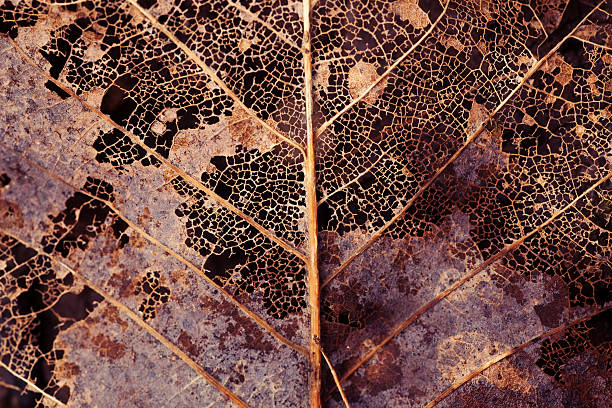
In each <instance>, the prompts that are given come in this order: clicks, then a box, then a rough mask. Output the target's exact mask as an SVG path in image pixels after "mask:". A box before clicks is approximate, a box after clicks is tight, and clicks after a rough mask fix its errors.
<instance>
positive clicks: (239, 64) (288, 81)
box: [145, 0, 304, 142]
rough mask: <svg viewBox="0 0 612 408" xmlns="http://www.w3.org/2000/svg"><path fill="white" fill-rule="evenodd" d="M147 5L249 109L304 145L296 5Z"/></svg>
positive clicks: (239, 3)
mask: <svg viewBox="0 0 612 408" xmlns="http://www.w3.org/2000/svg"><path fill="white" fill-rule="evenodd" d="M148 5H151V7H150V11H151V13H152V14H153V15H154V16H155V17H156V18H157V19H158V21H159V22H160V23H161V24H163V25H164V27H165V28H166V29H168V30H169V31H170V32H171V33H172V34H173V35H174V36H175V37H176V38H177V39H178V40H179V41H180V42H181V43H183V44H185V45H186V46H187V47H188V48H189V50H191V51H192V52H194V53H195V54H197V56H198V57H200V58H201V59H202V61H203V62H204V63H205V64H206V65H207V66H209V67H210V68H212V69H213V70H214V71H215V72H216V73H217V75H218V76H219V78H221V79H222V80H223V82H225V83H226V84H227V86H228V87H229V88H230V89H231V90H232V91H233V92H234V93H235V94H236V95H237V96H238V98H239V99H240V100H241V101H242V102H243V103H244V104H245V105H246V106H247V107H248V108H250V109H252V110H253V111H254V112H255V113H256V114H257V115H258V116H259V117H260V118H261V119H263V120H269V121H270V123H271V124H273V126H274V127H276V128H277V129H279V130H280V131H282V132H283V133H285V134H287V135H289V136H290V137H291V138H293V139H294V140H298V141H300V142H301V141H303V140H304V134H303V133H304V96H303V93H302V89H303V87H304V84H303V78H304V75H303V71H302V54H301V49H300V46H299V45H298V44H301V32H302V28H301V23H300V17H299V14H298V9H299V10H300V11H301V4H296V5H286V4H285V5H282V4H281V2H274V1H267V2H248V1H243V2H240V1H235V2H234V1H191V0H188V1H183V0H177V1H165V2H159V3H158V4H154V2H148V3H146V4H145V6H148ZM273 9H274V11H273Z"/></svg>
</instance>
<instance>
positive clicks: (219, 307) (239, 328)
mask: <svg viewBox="0 0 612 408" xmlns="http://www.w3.org/2000/svg"><path fill="white" fill-rule="evenodd" d="M238 301H240V299H238ZM200 307H202V308H203V309H211V310H215V311H216V313H219V311H223V312H225V316H227V317H228V318H229V322H228V326H227V331H226V332H225V333H224V335H223V336H221V338H220V341H219V350H221V351H225V350H227V348H228V346H227V345H226V342H228V340H229V338H236V337H238V336H244V342H243V344H242V346H243V347H247V348H250V349H252V350H258V351H264V352H269V351H272V350H275V347H274V343H273V342H272V341H271V337H270V336H268V335H266V333H265V332H264V331H262V330H261V328H260V327H259V326H258V325H257V323H255V322H254V321H253V320H252V319H247V318H245V316H244V315H243V314H242V313H240V312H239V311H238V309H236V308H235V307H234V306H233V305H232V304H231V303H229V302H227V301H225V300H223V301H221V302H219V301H217V300H215V299H211V298H208V297H200Z"/></svg>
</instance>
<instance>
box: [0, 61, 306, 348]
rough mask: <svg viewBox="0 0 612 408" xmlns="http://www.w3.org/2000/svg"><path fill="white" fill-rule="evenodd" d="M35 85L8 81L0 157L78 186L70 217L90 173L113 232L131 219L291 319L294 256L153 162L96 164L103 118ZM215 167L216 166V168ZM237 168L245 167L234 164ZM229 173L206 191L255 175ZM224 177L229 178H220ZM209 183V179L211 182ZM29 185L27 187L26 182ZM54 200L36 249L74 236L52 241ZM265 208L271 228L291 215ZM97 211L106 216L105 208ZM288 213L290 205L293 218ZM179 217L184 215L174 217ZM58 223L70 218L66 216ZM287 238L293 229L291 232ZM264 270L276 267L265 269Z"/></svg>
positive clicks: (296, 293)
mask: <svg viewBox="0 0 612 408" xmlns="http://www.w3.org/2000/svg"><path fill="white" fill-rule="evenodd" d="M7 61H9V62H12V63H14V64H16V66H21V67H22V70H21V71H20V76H21V78H24V77H26V75H27V74H26V73H29V74H30V75H31V79H32V81H37V80H38V81H40V74H38V73H37V72H36V71H35V70H34V69H30V70H28V67H27V66H25V65H22V64H23V63H22V62H21V61H20V60H19V56H17V55H12V59H9V58H7ZM35 89H36V88H35ZM37 91H38V92H40V94H39V96H38V97H37V98H36V99H34V100H32V99H30V95H32V93H33V92H36V91H35V90H33V89H32V88H31V87H28V86H27V82H20V83H19V82H16V83H15V85H14V86H13V93H11V94H10V95H7V98H6V101H5V103H6V105H7V106H11V109H7V110H5V118H6V123H8V124H10V126H7V128H6V134H5V138H4V140H3V143H5V145H6V146H7V147H9V148H11V149H14V150H15V151H16V152H15V153H11V152H10V151H9V152H7V153H6V156H7V158H6V159H5V160H7V166H9V164H8V163H10V160H15V161H16V162H20V161H24V160H31V161H32V162H33V163H34V164H35V165H38V166H39V167H40V168H36V167H33V171H36V172H37V173H38V172H41V171H47V172H50V173H51V174H49V175H47V178H46V179H48V180H52V179H53V177H56V178H59V179H60V180H62V181H65V182H68V183H70V184H71V186H72V187H73V188H74V189H77V190H80V191H81V192H80V193H78V195H79V197H77V198H76V199H75V198H72V199H71V202H70V205H69V207H70V208H69V209H68V212H69V213H72V214H74V213H75V212H76V211H80V208H81V206H82V205H83V204H86V203H87V202H88V201H91V200H90V198H88V197H87V196H85V195H83V194H82V193H85V194H89V195H90V196H91V195H94V196H97V193H96V189H95V188H94V189H93V190H91V188H89V191H88V185H89V184H91V181H90V179H95V180H98V181H97V182H96V183H97V184H104V185H105V186H107V188H108V189H110V190H111V191H112V192H111V193H107V194H106V195H105V196H104V197H103V200H106V201H108V202H109V203H110V204H111V205H112V206H113V207H115V208H117V209H118V211H119V212H120V214H121V217H120V218H125V221H117V223H118V225H117V227H116V228H117V231H116V232H115V233H116V234H118V235H121V231H119V227H122V225H120V224H121V223H125V222H126V221H127V222H131V223H134V224H136V225H137V226H138V227H139V229H141V230H142V231H143V232H144V233H146V234H148V238H147V237H145V236H142V237H141V240H145V241H146V240H148V241H150V242H157V243H159V245H160V249H161V250H166V252H167V251H168V250H169V251H172V252H174V253H176V254H177V255H178V256H179V257H180V258H182V259H184V260H185V262H189V263H190V264H191V267H192V268H193V269H195V270H196V271H200V272H201V273H202V274H204V275H206V276H208V277H209V278H210V279H212V280H213V281H214V283H215V284H217V285H220V286H222V287H224V288H225V289H226V290H227V291H228V293H230V294H233V295H235V296H239V297H241V302H246V303H249V308H251V309H252V310H253V311H256V313H257V314H258V315H260V316H262V318H264V319H267V320H269V321H270V324H272V325H273V326H275V327H277V328H278V329H279V330H281V331H283V332H284V331H285V328H288V327H292V326H293V325H294V323H295V322H293V320H295V319H302V318H305V317H304V316H305V314H304V313H305V311H304V305H305V300H304V298H305V290H306V289H305V282H304V269H303V264H302V263H301V261H300V260H299V259H298V258H297V257H296V256H295V255H293V254H291V253H289V252H287V251H286V250H284V249H283V248H281V247H279V246H278V245H277V244H276V243H274V242H272V241H270V240H269V239H266V238H265V237H264V236H263V235H262V234H261V233H260V232H259V231H257V230H255V229H254V228H253V227H252V226H251V225H250V224H248V223H247V222H246V221H244V220H243V219H241V218H239V217H238V216H237V215H236V214H235V213H232V212H230V211H229V210H227V209H225V208H223V207H221V206H219V205H218V204H217V203H215V202H214V201H213V200H211V199H207V198H206V197H203V196H202V195H200V196H198V199H197V200H196V199H195V197H191V196H187V195H186V191H185V190H184V189H182V188H179V186H180V185H184V183H183V184H180V183H179V184H176V181H177V180H180V178H181V176H180V175H179V174H177V173H176V172H175V171H173V170H172V169H170V168H168V167H165V166H163V165H162V166H160V167H159V168H157V167H155V166H144V167H143V166H142V165H140V164H136V163H134V164H132V165H130V166H127V167H126V168H125V169H124V170H123V171H121V172H117V171H116V169H114V168H112V167H111V166H108V165H107V164H105V163H99V162H98V161H97V160H96V157H97V153H96V151H95V149H93V148H92V147H91V146H92V143H94V142H95V140H96V139H97V137H98V136H99V134H100V133H103V132H104V131H105V130H106V129H108V128H109V126H108V125H106V124H104V123H103V122H102V121H101V120H100V117H99V116H97V115H95V114H94V113H92V112H91V111H90V110H88V109H87V108H86V107H84V106H83V105H82V104H80V103H78V102H77V101H76V100H74V99H67V100H61V99H60V98H58V97H57V96H54V95H53V94H51V93H49V92H48V91H46V89H44V87H43V86H42V84H41V85H40V86H39V87H38V89H37ZM23 111H25V112H26V114H25V115H23V119H27V120H22V121H14V120H13V119H12V118H13V117H16V116H17V112H23ZM65 115H70V117H72V118H73V120H72V122H66V121H65V120H64V117H65ZM58 135H60V136H58ZM249 154H250V155H251V156H256V153H255V152H251V153H248V152H243V154H242V163H245V162H246V163H248V165H250V166H251V167H250V169H252V168H253V166H255V164H254V163H253V161H254V160H252V159H251V158H250V157H249V158H248V160H245V158H246V156H245V155H247V156H248V155H249ZM20 155H21V156H23V158H22V157H20ZM259 157H261V155H259ZM220 160H224V161H225V163H227V161H226V158H225V157H224V156H219V157H218V159H217V160H213V162H214V163H217V164H218V163H219V162H220ZM227 160H229V161H231V163H232V165H233V164H236V165H241V163H240V162H239V161H238V160H236V161H234V160H233V158H232V157H231V156H230V157H229V158H227ZM219 166H220V167H221V165H220V164H219ZM245 166H247V164H244V165H243V167H245ZM233 169H234V166H227V169H225V171H221V170H219V171H218V173H219V176H217V180H215V179H214V178H213V177H215V176H214V175H213V176H212V177H210V178H209V179H208V182H207V183H210V187H211V189H218V188H220V185H221V184H222V183H223V182H225V184H223V188H226V189H227V188H228V187H227V185H230V184H231V182H230V180H231V177H233V176H234V175H235V174H237V173H239V174H242V175H245V174H249V175H252V176H254V177H258V178H259V179H263V177H262V176H261V175H257V174H256V173H255V172H254V171H251V170H246V169H244V168H240V169H239V170H237V171H234V170H233ZM282 170H283V167H281V166H280V165H279V166H277V167H276V168H274V169H270V170H268V171H267V173H268V174H269V175H270V177H269V180H270V181H269V182H268V183H267V184H266V186H269V187H270V189H273V187H272V186H273V185H274V183H275V182H276V183H277V185H278V184H280V183H283V182H286V181H284V180H282V176H283V174H282V173H281V172H282ZM274 171H276V172H277V174H278V176H277V178H276V181H275V180H274V179H273V177H272V175H273V174H274ZM228 173H229V174H230V175H229V176H225V174H228ZM43 180H45V179H43ZM215 182H216V183H217V184H216V185H214V184H213V183H215ZM248 187H249V188H248V189H247V191H248V192H249V193H250V194H251V195H255V194H256V191H255V190H256V188H255V187H256V186H254V185H251V186H248ZM257 187H261V186H257ZM32 188H33V189H35V186H32ZM192 189H195V187H192ZM11 194H12V195H13V197H14V198H13V199H12V202H14V203H21V202H22V201H23V199H22V198H20V196H19V195H20V194H22V192H21V189H17V188H15V189H13V190H11ZM111 196H112V197H111ZM236 196H237V195H236ZM186 200H191V201H186ZM237 200H238V198H237ZM271 201H272V200H271ZM243 203H244V205H245V206H247V205H251V206H252V202H251V201H250V199H249V198H245V199H244V200H243ZM59 204H63V200H62V202H61V203H58V207H59V208H58V209H54V210H49V211H45V213H49V214H51V213H52V216H53V217H55V218H57V220H55V224H56V226H55V227H54V228H55V229H56V230H57V232H56V235H57V237H55V238H53V240H50V239H48V240H49V242H48V243H44V244H42V245H47V244H48V245H55V244H57V242H56V241H62V243H61V245H64V244H63V241H67V240H68V241H74V242H73V243H69V245H74V246H76V245H77V242H76V241H78V240H79V237H77V238H75V237H72V236H71V237H68V238H66V237H62V234H63V233H64V232H63V231H62V229H67V228H66V227H65V226H61V225H59V224H62V223H63V224H66V222H63V221H65V220H63V219H62V218H65V217H64V216H63V215H62V214H61V213H62V211H65V210H64V209H63V208H62V206H60V205H59ZM94 207H95V206H94ZM267 208H268V209H269V211H268V212H269V213H270V214H271V215H274V214H281V215H282V218H281V216H279V217H277V219H276V220H274V219H273V218H272V216H270V215H268V216H266V215H265V214H264V213H265V211H263V210H262V214H263V215H262V220H263V219H264V218H268V220H269V221H266V224H267V225H270V224H271V223H272V222H280V224H279V225H280V226H283V225H287V224H289V222H287V220H286V218H285V217H289V216H290V215H291V212H290V211H288V210H285V211H286V213H284V214H283V213H279V212H276V213H275V211H282V210H281V208H283V207H282V206H281V208H279V207H276V206H275V205H272V204H271V202H270V205H269V206H268V207H267ZM285 208H286V207H285ZM187 209H189V211H187ZM105 211H106V212H107V213H108V209H106V210H105ZM296 213H297V212H296V211H295V210H294V212H293V214H296ZM186 214H189V215H188V216H187V217H183V216H184V215H186ZM179 215H180V216H181V217H179ZM96 217H97V215H95V214H94V215H92V218H93V219H94V221H96V220H95V218H96ZM73 218H74V217H73ZM115 218H116V217H115ZM68 221H72V222H73V223H74V221H75V220H74V219H73V220H68ZM96 223H97V224H100V220H97V221H96ZM96 223H94V224H96ZM92 225H93V224H92ZM99 227H100V226H99V225H97V226H96V225H93V226H92V228H93V230H92V231H85V232H84V233H83V234H81V235H83V236H84V237H88V236H95V233H96V231H95V229H96V228H98V229H99ZM125 227H126V226H123V228H125ZM285 228H286V230H285V233H286V234H287V235H286V236H289V234H290V233H291V230H290V229H289V228H288V227H285ZM35 231H36V230H32V231H31V232H30V231H27V232H26V233H27V234H28V237H26V238H29V234H30V233H32V232H35ZM72 235H75V234H72ZM76 235H78V234H76ZM295 236H296V234H295V233H294V234H293V237H294V238H295ZM31 239H32V240H36V241H39V240H40V239H41V238H40V237H32V238H31ZM51 241H53V242H51ZM81 241H83V240H82V239H81ZM41 242H42V241H41ZM80 245H81V246H86V245H87V242H86V241H83V242H82V243H81V244H80ZM81 249H83V248H81ZM266 252H267V253H269V254H270V255H271V254H275V256H273V257H272V258H270V259H269V260H268V261H264V258H263V257H262V253H266ZM60 253H61V252H60ZM267 266H270V268H269V270H266V267H267ZM272 266H274V267H275V268H276V269H274V271H275V272H273V269H272ZM271 293H273V294H274V296H272V295H271ZM249 294H252V295H249ZM262 295H264V296H262ZM249 298H250V299H249ZM289 315H291V316H289ZM283 317H288V320H287V321H286V322H285V321H280V320H279V319H280V318H283ZM270 318H271V319H270ZM295 333H296V330H295V329H293V328H292V329H290V330H289V332H288V335H289V337H292V340H295V341H296V342H297V343H301V342H302V339H301V338H302V336H303V335H305V334H304V333H303V332H302V331H297V333H298V334H297V337H295V338H294V336H296V334H295Z"/></svg>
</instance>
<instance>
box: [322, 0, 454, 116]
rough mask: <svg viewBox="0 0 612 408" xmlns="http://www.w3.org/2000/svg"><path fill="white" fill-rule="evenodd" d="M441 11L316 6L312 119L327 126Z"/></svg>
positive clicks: (429, 5) (407, 5) (390, 4)
mask: <svg viewBox="0 0 612 408" xmlns="http://www.w3.org/2000/svg"><path fill="white" fill-rule="evenodd" d="M420 3H422V4H420ZM441 12H442V5H441V4H439V3H438V2H437V1H426V2H419V1H418V0H414V1H413V0H395V1H340V2H338V1H324V0H320V1H316V2H314V7H313V16H312V20H313V34H312V48H313V55H312V58H313V64H314V73H313V77H314V91H315V101H316V103H317V105H318V110H317V112H316V116H315V118H314V119H316V121H318V122H320V123H323V122H325V121H326V120H328V119H330V118H331V117H332V116H333V115H334V114H335V113H337V112H338V111H339V110H340V109H341V108H343V107H344V106H346V105H347V104H348V103H350V102H351V100H352V99H353V98H355V97H357V95H358V94H359V93H360V92H361V91H363V90H365V88H366V87H367V86H369V85H370V84H371V83H372V82H373V81H374V80H375V79H376V78H377V77H378V76H379V75H381V74H383V72H384V71H385V70H386V69H387V68H389V66H391V65H392V64H393V63H394V62H395V61H396V60H397V59H398V58H400V57H401V56H402V54H403V53H404V52H406V51H407V50H408V49H410V48H411V47H412V46H413V45H414V44H415V43H416V42H417V41H418V40H419V39H420V38H421V37H422V36H424V35H425V32H426V31H427V30H428V29H429V28H430V27H431V24H432V23H433V22H435V21H436V19H437V18H438V17H439V15H440V13H441ZM377 88H378V87H377ZM382 88H384V84H383V86H382ZM381 91H382V89H380V90H379V93H380V92H381ZM374 99H375V97H374Z"/></svg>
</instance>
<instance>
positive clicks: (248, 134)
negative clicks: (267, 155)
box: [229, 106, 278, 151]
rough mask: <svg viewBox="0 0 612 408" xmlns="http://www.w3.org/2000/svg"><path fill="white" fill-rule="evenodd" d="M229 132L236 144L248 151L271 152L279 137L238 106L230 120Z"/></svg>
mask: <svg viewBox="0 0 612 408" xmlns="http://www.w3.org/2000/svg"><path fill="white" fill-rule="evenodd" d="M229 131H230V135H231V137H232V140H233V141H234V142H238V143H239V144H240V145H242V146H244V147H245V148H247V149H253V148H256V149H259V150H260V151H267V150H269V149H270V148H271V147H272V146H273V145H274V144H275V143H278V140H277V137H276V136H275V135H273V134H272V133H271V132H270V131H268V130H267V129H265V128H264V127H263V126H261V125H260V124H259V123H257V122H256V121H254V120H253V118H252V116H250V115H249V114H248V113H247V112H246V111H245V110H244V109H242V108H240V107H239V106H236V108H234V111H233V112H232V116H231V118H229Z"/></svg>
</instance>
